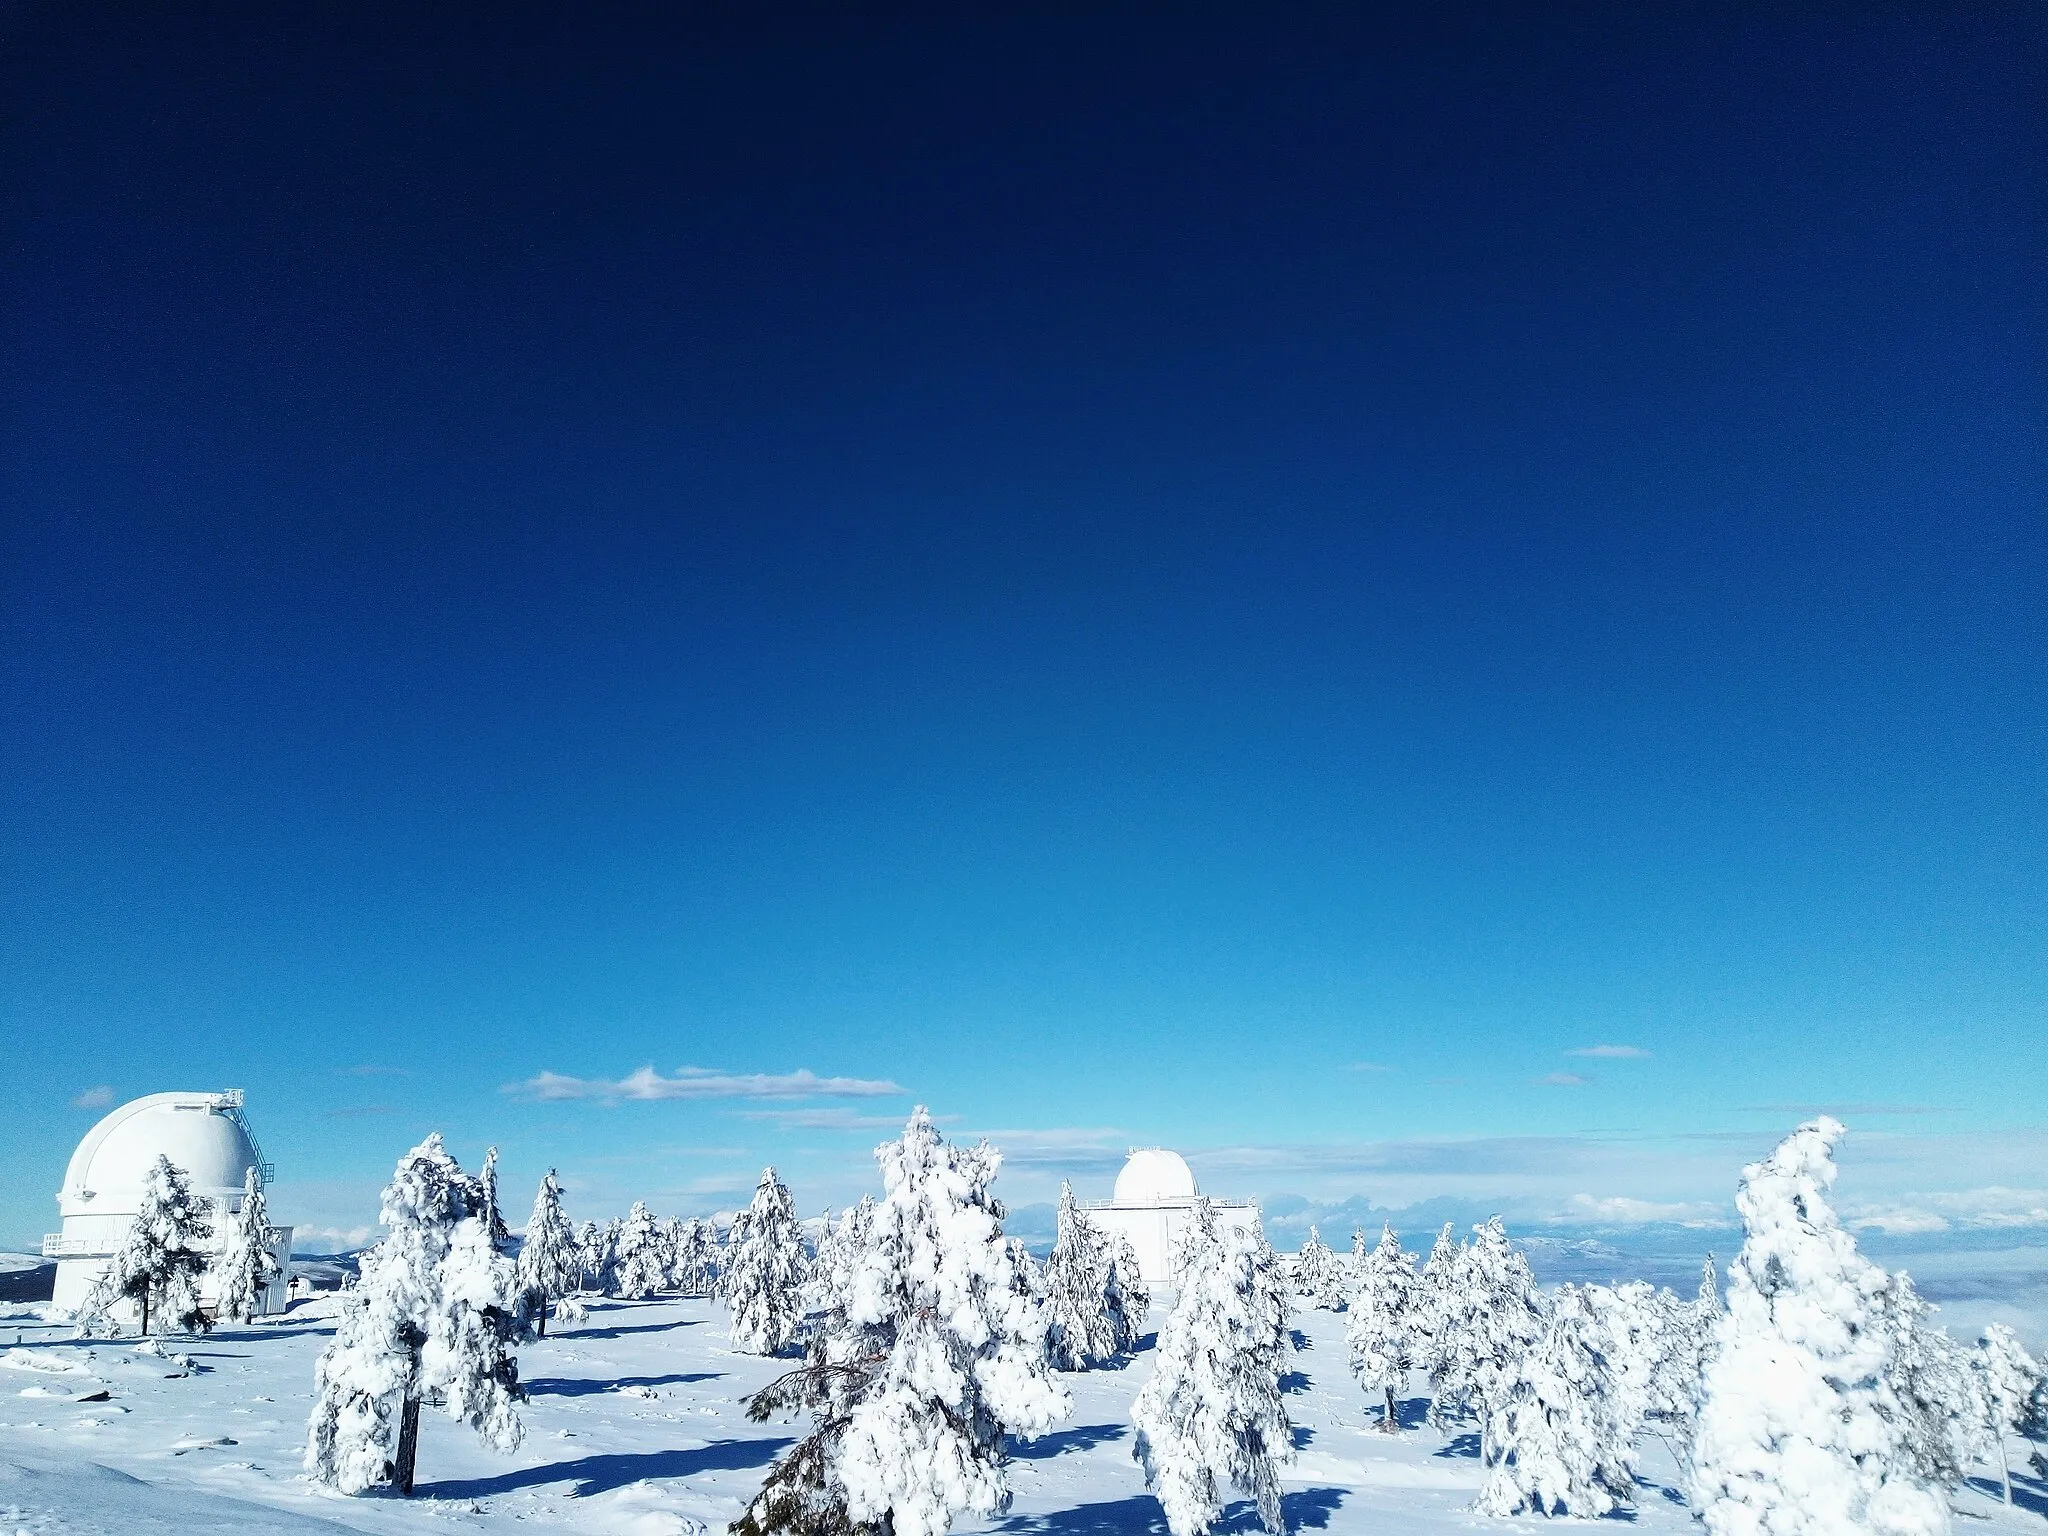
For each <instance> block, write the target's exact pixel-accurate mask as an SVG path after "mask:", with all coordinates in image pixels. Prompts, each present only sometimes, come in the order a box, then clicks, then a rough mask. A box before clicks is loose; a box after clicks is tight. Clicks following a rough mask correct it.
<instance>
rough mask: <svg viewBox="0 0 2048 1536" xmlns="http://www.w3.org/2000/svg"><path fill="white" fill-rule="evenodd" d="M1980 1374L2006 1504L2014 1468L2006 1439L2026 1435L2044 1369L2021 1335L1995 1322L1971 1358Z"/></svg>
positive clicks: (1987, 1418)
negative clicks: (2009, 1460) (2011, 1436)
mask: <svg viewBox="0 0 2048 1536" xmlns="http://www.w3.org/2000/svg"><path fill="white" fill-rule="evenodd" d="M1970 1368H1971V1369H1972V1370H1973V1371H1975V1372H1976V1374H1977V1392H1978V1396H1979V1398H1980V1399H1981V1400H1982V1402H1983V1404H1984V1415H1985V1418H1986V1420H1987V1421H1988V1422H1989V1425H1990V1430H1991V1439H1992V1441H1993V1442H1994V1443H1995V1444H1996V1445H1997V1446H1998V1476H1999V1480H2000V1481H2001V1482H2003V1483H2004V1484H2005V1502H2006V1503H2008V1504H2010V1503H2011V1502H2012V1468H2011V1466H2010V1465H2009V1464H2008V1463H2007V1461H2006V1456H2005V1437H2006V1436H2007V1435H2017V1434H2024V1433H2025V1432H2026V1428H2027V1422H2028V1419H2029V1417H2030V1416H2031V1409H2032V1406H2033V1404H2034V1403H2035V1402H2036V1401H2037V1400H2038V1398H2039V1396H2040V1393H2041V1385H2042V1372H2041V1367H2040V1366H2039V1365H2038V1364H2036V1363H2035V1361H2034V1357H2033V1356H2032V1355H2030V1354H2028V1353H2027V1352H2026V1350H2025V1348H2023V1347H2022V1346H2021V1344H2020V1341H2019V1335H2018V1334H2016V1333H2014V1332H2013V1331H2012V1330H2011V1329H2010V1328H2008V1327H2006V1326H2005V1324H2003V1323H1992V1324H1990V1325H1988V1326H1987V1327H1986V1328H1985V1330H1984V1336H1983V1337H1982V1338H1980V1339H1978V1341H1977V1347H1976V1349H1975V1350H1974V1351H1972V1352H1971V1355H1970Z"/></svg>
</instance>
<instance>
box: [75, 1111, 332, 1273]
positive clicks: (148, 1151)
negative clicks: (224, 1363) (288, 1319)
mask: <svg viewBox="0 0 2048 1536" xmlns="http://www.w3.org/2000/svg"><path fill="white" fill-rule="evenodd" d="M159 1156H163V1157H168V1158H169V1159H170V1160H171V1161H172V1162H173V1163H175V1164H176V1165H177V1166H178V1167H179V1168H181V1169H183V1170H184V1172H185V1175H186V1177H188V1178H189V1179H190V1180H191V1181H192V1193H193V1194H194V1195H200V1196H204V1197H205V1198H206V1199H207V1200H209V1201H211V1202H212V1204H213V1212H212V1216H211V1218H210V1219H211V1221H212V1222H213V1235H214V1241H215V1242H216V1243H219V1242H220V1241H221V1240H222V1239H223V1238H225V1237H226V1235H227V1220H226V1218H227V1217H228V1216H229V1215H230V1214H232V1213H233V1212H236V1211H239V1210H240V1209H241V1208H242V1187H243V1181H244V1179H245V1178H246V1177H247V1175H248V1172H249V1170H250V1169H251V1168H254V1169H256V1170H258V1171H257V1178H258V1179H259V1180H261V1181H262V1182H263V1183H265V1184H267V1183H269V1182H270V1174H271V1170H270V1164H268V1163H266V1162H264V1161H263V1151H262V1149H261V1148H260V1147H258V1146H257V1145H256V1137H255V1134H254V1133H253V1132H251V1131H250V1129H249V1122H248V1121H247V1120H245V1119H244V1118H243V1117H242V1091H241V1089H239V1088H231V1089H229V1090H228V1091H227V1092H226V1093H153V1094H150V1095H149V1096H148V1097H147V1098H142V1099H135V1100H133V1101H132V1102H130V1103H127V1104H123V1105H122V1106H121V1107H120V1108H119V1109H117V1110H115V1111H114V1112H113V1113H112V1114H110V1115H108V1116H107V1117H106V1118H105V1119H104V1120H102V1121H100V1123H99V1124H98V1125H96V1126H94V1127H93V1128H92V1129H91V1130H90V1131H87V1132H86V1134H85V1140H83V1141H81V1142H80V1143H79V1144H78V1150H77V1151H76V1152H73V1153H72V1154H71V1163H70V1166H69V1167H67V1168H66V1169H65V1170H64V1187H63V1189H61V1190H59V1191H58V1193H57V1209H58V1212H59V1214H61V1215H62V1216H63V1218H64V1230H63V1231H62V1232H59V1233H54V1234H52V1235H51V1236H48V1237H45V1238H44V1239H43V1256H44V1257H45V1258H50V1259H55V1260H56V1261H57V1286H56V1291H55V1293H54V1294H53V1295H52V1296H51V1301H52V1303H53V1304H54V1305H56V1306H59V1307H63V1308H65V1309H67V1310H72V1311H75V1310H76V1309H77V1308H78V1305H79V1303H81V1302H82V1301H84V1300H85V1296H86V1292H88V1291H89V1290H91V1289H92V1284H93V1282H94V1281H95V1280H97V1279H98V1278H99V1277H100V1274H101V1272H102V1271H104V1270H105V1269H106V1267H107V1261H108V1260H109V1259H110V1258H112V1257H113V1255H114V1251H115V1250H116V1249H117V1248H118V1247H120V1245H121V1240H122V1239H123V1238H125V1237H126V1236H127V1235H128V1228H129V1226H130V1224H131V1223H133V1222H134V1220H135V1215H136V1212H137V1211H138V1210H139V1209H140V1208H141V1205H142V1181H143V1179H144V1178H145V1177H146V1176H147V1175H148V1173H149V1170H150V1169H152V1168H154V1167H155V1166H156V1160H157V1158H158V1157H159ZM270 1252H271V1255H272V1257H274V1258H275V1259H276V1260H277V1277H276V1279H274V1280H272V1281H271V1283H270V1284H269V1286H268V1287H266V1288H265V1290H264V1293H263V1295H262V1297H261V1298H260V1300H259V1302H258V1307H257V1310H258V1311H260V1312H265V1313H270V1312H282V1311H283V1310H284V1308H285V1294H286V1292H285V1285H286V1282H287V1281H288V1280H289V1278H290V1275H291V1255H292V1229H291V1228H290V1227H272V1228H271V1229H270ZM212 1303H213V1287H212V1277H211V1276H210V1275H209V1276H208V1277H207V1278H206V1279H205V1280H204V1281H202V1282H201V1285H200V1305H202V1306H211V1305H212Z"/></svg>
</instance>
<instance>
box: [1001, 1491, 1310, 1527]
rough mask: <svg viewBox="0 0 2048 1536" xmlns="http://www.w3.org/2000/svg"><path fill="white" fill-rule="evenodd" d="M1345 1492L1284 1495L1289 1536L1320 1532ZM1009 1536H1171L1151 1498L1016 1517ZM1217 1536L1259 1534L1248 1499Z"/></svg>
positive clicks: (1232, 1509)
mask: <svg viewBox="0 0 2048 1536" xmlns="http://www.w3.org/2000/svg"><path fill="white" fill-rule="evenodd" d="M1344 1498H1345V1492H1344V1490H1343V1489H1342V1488H1304V1489H1302V1490H1301V1491H1300V1492H1299V1493H1289V1494H1283V1495H1282V1496H1281V1499H1280V1508H1281V1513H1282V1515H1283V1516H1284V1517H1285V1519H1286V1522H1287V1529H1288V1530H1290V1531H1320V1530H1323V1529H1325V1528H1327V1527H1328V1525H1329V1523H1330V1516H1331V1515H1332V1514H1334V1513H1335V1512H1336V1511H1337V1509H1338V1507H1339V1506H1340V1505H1342V1504H1343V1502H1344ZM996 1529H997V1530H999V1531H1002V1532H1004V1533H1005V1536H1167V1530H1166V1517H1165V1516H1164V1515H1163V1514H1161V1513H1160V1510H1159V1501H1158V1500H1157V1499H1155V1498H1153V1497H1152V1495H1151V1494H1149V1493H1141V1494H1138V1495H1136V1496H1134V1497H1132V1498H1128V1499H1107V1500H1104V1501H1103V1502H1102V1503H1099V1504H1077V1505H1075V1506H1074V1507H1073V1508H1072V1509H1056V1510H1050V1511H1048V1512H1046V1513H1044V1514H1038V1515H1013V1516H1012V1517H1011V1518H1010V1519H1008V1520H1005V1521H1004V1522H1003V1523H1002V1524H1001V1525H999V1526H997V1527H996ZM1215 1529H1216V1531H1217V1532H1218V1533H1219V1536H1234V1533H1238V1532H1245V1533H1250V1532H1254V1531H1257V1530H1258V1529H1259V1508H1258V1506H1257V1505H1256V1504H1254V1503H1253V1502H1252V1501H1251V1500H1250V1499H1239V1500H1237V1501H1236V1502H1235V1503H1232V1504H1230V1505H1229V1506H1227V1507H1226V1508H1225V1509H1224V1511H1223V1518H1222V1519H1220V1520H1218V1521H1217V1522H1216V1526H1215Z"/></svg>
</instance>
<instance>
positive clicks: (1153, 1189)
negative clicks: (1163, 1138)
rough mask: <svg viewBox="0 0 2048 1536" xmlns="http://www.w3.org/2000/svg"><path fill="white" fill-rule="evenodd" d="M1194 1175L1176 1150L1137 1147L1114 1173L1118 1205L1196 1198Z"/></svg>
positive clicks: (1115, 1200)
mask: <svg viewBox="0 0 2048 1536" xmlns="http://www.w3.org/2000/svg"><path fill="white" fill-rule="evenodd" d="M1195 1194H1196V1190H1195V1176H1194V1174H1193V1172H1192V1171H1191V1170H1190V1169H1189V1168H1188V1165H1187V1161H1186V1159H1184V1158H1183V1157H1182V1156H1181V1155H1180V1154H1179V1153H1178V1152H1169V1151H1168V1150H1167V1149H1166V1148H1164V1147H1140V1148H1138V1149H1137V1150H1136V1151H1134V1152H1133V1153H1131V1156H1130V1161H1128V1162H1127V1163H1125V1164H1124V1171H1123V1172H1122V1173H1120V1174H1118V1175H1117V1176H1116V1192H1115V1194H1114V1196H1113V1197H1112V1199H1113V1202H1114V1203H1115V1204H1117V1205H1168V1204H1173V1203H1177V1202H1181V1201H1187V1200H1192V1199H1194V1198H1195Z"/></svg>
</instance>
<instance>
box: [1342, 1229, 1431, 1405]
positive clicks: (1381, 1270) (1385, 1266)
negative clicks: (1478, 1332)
mask: <svg viewBox="0 0 2048 1536" xmlns="http://www.w3.org/2000/svg"><path fill="white" fill-rule="evenodd" d="M1364 1246H1365V1234H1364V1233H1363V1232H1360V1233H1357V1234H1355V1235H1354V1236H1353V1238H1352V1249H1353V1251H1354V1252H1357V1250H1359V1249H1361V1248H1363V1247H1364ZM1357 1276H1358V1286H1357V1289H1356V1290H1354V1291H1353V1292H1352V1294H1351V1317H1350V1320H1349V1321H1348V1322H1347V1323H1346V1324H1345V1327H1344V1346H1345V1349H1346V1351H1347V1352H1348V1353H1349V1355H1350V1357H1351V1374H1352V1375H1353V1376H1356V1377H1357V1378H1358V1385H1359V1386H1360V1387H1361V1388H1363V1389H1364V1391H1365V1395H1366V1396H1367V1397H1368V1398H1370V1397H1372V1396H1374V1395H1375V1394H1378V1395H1381V1396H1383V1397H1384V1398H1385V1402H1386V1406H1385V1407H1384V1408H1383V1409H1382V1410H1381V1417H1380V1428H1381V1429H1383V1430H1385V1431H1386V1432H1387V1433H1388V1434H1392V1433H1394V1432H1395V1431H1396V1430H1397V1429H1399V1428H1400V1423H1399V1421H1398V1419H1397V1417H1396V1412H1395V1408H1394V1394H1395V1393H1397V1392H1399V1391H1400V1390H1401V1388H1402V1387H1404V1386H1405V1385H1407V1382H1408V1370H1409V1367H1411V1366H1412V1365H1414V1363H1415V1347H1416V1343H1417V1341H1418V1338H1419V1337H1420V1333H1419V1330H1418V1329H1417V1328H1416V1318H1415V1312H1416V1309H1417V1304H1418V1301H1419V1300H1420V1290H1421V1284H1422V1282H1421V1280H1420V1278H1419V1277H1418V1276H1417V1275H1416V1273H1415V1255H1414V1254H1412V1253H1404V1252H1403V1251H1402V1250H1401V1239H1400V1236H1399V1234H1397V1233H1396V1232H1395V1231H1394V1229H1393V1227H1391V1226H1383V1227H1381V1229H1380V1240H1379V1245H1378V1246H1377V1247H1375V1248H1374V1249H1373V1250H1372V1251H1371V1252H1370V1253H1365V1254H1362V1255H1360V1257H1359V1259H1358V1261H1357Z"/></svg>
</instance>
